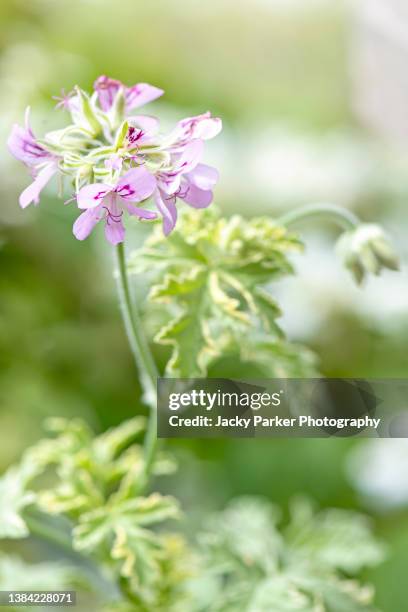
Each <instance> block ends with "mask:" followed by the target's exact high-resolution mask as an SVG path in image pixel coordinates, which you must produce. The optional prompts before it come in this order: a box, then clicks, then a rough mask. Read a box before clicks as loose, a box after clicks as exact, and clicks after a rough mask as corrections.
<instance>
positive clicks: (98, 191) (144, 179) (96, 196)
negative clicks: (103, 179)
mask: <svg viewBox="0 0 408 612" xmlns="http://www.w3.org/2000/svg"><path fill="white" fill-rule="evenodd" d="M155 187H156V181H155V180H154V177H153V176H152V175H151V174H149V172H148V171H147V170H146V169H145V168H141V167H140V168H133V169H132V170H129V171H128V172H127V173H126V174H124V175H123V176H122V177H121V178H120V179H119V181H118V183H117V184H116V185H115V186H112V185H107V184H105V183H92V184H91V185H86V186H85V187H82V189H80V191H79V192H78V194H77V203H78V207H79V208H82V209H85V212H83V213H82V214H81V215H80V216H79V217H78V219H77V220H76V221H75V223H74V227H73V232H74V235H75V237H76V238H78V240H84V239H85V238H87V237H88V236H89V234H90V233H91V231H92V230H93V228H94V226H95V225H96V224H97V223H98V221H101V220H102V219H104V220H105V236H106V238H107V240H109V242H110V243H111V244H118V243H119V242H123V240H124V237H125V228H124V226H123V222H122V217H123V213H124V211H127V212H128V213H129V214H130V215H133V216H136V217H139V219H155V218H156V217H157V215H156V213H154V212H151V211H149V210H146V209H144V208H139V207H138V206H135V205H134V204H133V202H141V201H142V200H145V199H146V198H148V197H150V196H151V195H152V193H153V191H154V189H155Z"/></svg>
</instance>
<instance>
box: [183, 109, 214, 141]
mask: <svg viewBox="0 0 408 612" xmlns="http://www.w3.org/2000/svg"><path fill="white" fill-rule="evenodd" d="M221 130H222V121H221V119H219V117H211V113H210V112H207V113H204V114H202V115H196V116H195V117H187V118H186V119H182V121H179V123H178V124H177V127H176V129H175V131H174V133H173V136H174V137H175V138H176V139H178V140H184V139H186V138H188V139H194V138H199V139H201V140H209V139H210V138H214V137H215V136H217V134H219V132H221Z"/></svg>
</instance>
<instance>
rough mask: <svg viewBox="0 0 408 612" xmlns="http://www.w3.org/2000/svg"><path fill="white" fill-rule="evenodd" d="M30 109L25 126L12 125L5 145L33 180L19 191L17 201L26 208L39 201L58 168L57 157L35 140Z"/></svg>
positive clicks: (27, 112) (27, 111)
mask: <svg viewBox="0 0 408 612" xmlns="http://www.w3.org/2000/svg"><path fill="white" fill-rule="evenodd" d="M29 114H30V109H29V108H27V110H26V115H25V126H24V127H21V126H20V125H18V124H15V125H14V126H13V127H12V130H11V133H10V136H9V138H8V140H7V146H8V149H9V151H10V153H11V154H12V155H14V157H15V158H16V159H18V160H19V161H22V162H23V163H24V164H25V165H26V166H28V168H29V169H30V173H31V175H32V176H33V178H34V181H33V182H32V183H31V185H29V186H28V187H27V188H26V189H24V191H23V192H22V193H21V195H20V198H19V202H20V206H21V207H22V208H26V207H27V206H28V205H29V204H31V203H32V202H34V204H38V202H39V201H40V193H41V191H42V190H43V189H44V187H45V185H46V184H47V183H48V181H49V180H50V179H51V177H52V176H53V175H54V174H55V173H56V172H57V170H58V158H57V157H56V156H55V155H53V154H52V153H50V152H49V151H47V150H46V149H44V147H42V146H41V145H40V144H39V143H38V142H37V140H36V138H35V136H34V134H33V131H32V129H31V127H30V121H29Z"/></svg>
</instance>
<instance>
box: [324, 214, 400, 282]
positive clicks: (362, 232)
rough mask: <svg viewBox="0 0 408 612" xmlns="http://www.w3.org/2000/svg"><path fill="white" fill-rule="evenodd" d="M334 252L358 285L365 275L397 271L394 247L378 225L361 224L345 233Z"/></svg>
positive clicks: (397, 262) (396, 257)
mask: <svg viewBox="0 0 408 612" xmlns="http://www.w3.org/2000/svg"><path fill="white" fill-rule="evenodd" d="M336 250H337V253H338V255H339V256H340V258H341V259H342V260H343V262H344V265H345V266H346V268H348V269H349V270H350V272H351V274H352V275H353V277H354V280H355V281H356V283H357V284H358V285H360V284H361V283H362V282H363V280H364V278H365V276H366V274H370V273H371V274H375V275H378V274H380V272H381V269H382V268H388V269H390V270H398V269H399V261H398V256H397V254H396V252H395V250H394V247H393V245H392V244H391V242H390V240H389V238H388V237H387V235H386V234H385V232H384V231H383V229H382V228H381V227H380V226H379V225H374V224H368V223H367V224H366V223H363V224H361V225H359V226H358V227H356V228H355V229H352V230H349V231H347V232H345V233H344V234H343V235H342V236H341V237H340V239H339V241H338V243H337V247H336Z"/></svg>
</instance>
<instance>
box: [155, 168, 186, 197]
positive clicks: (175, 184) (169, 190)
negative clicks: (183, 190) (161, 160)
mask: <svg viewBox="0 0 408 612" xmlns="http://www.w3.org/2000/svg"><path fill="white" fill-rule="evenodd" d="M180 182H181V173H180V171H178V170H174V172H161V173H160V175H159V177H158V181H157V183H158V185H159V187H160V189H161V191H163V192H164V193H166V194H167V195H172V194H173V193H176V191H178V190H179V189H180Z"/></svg>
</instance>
